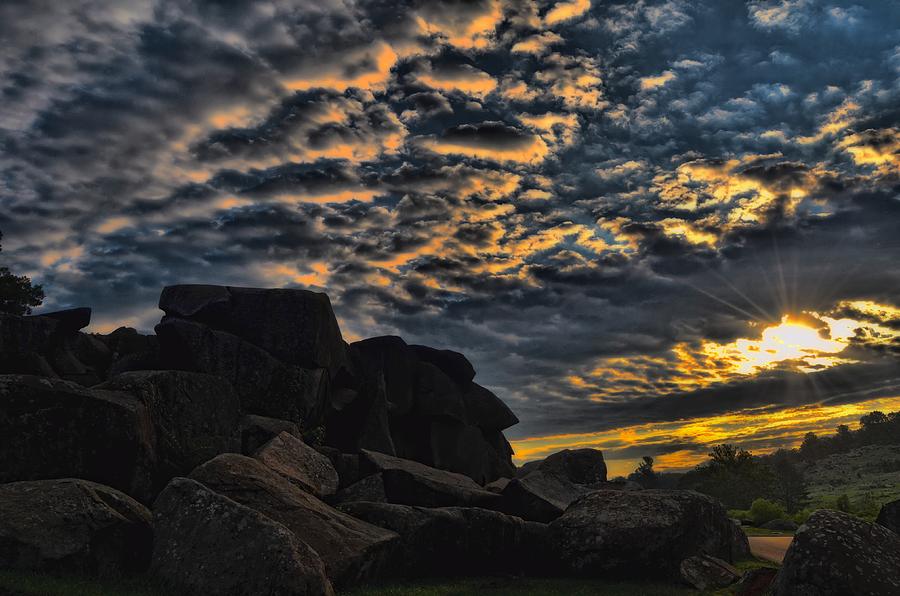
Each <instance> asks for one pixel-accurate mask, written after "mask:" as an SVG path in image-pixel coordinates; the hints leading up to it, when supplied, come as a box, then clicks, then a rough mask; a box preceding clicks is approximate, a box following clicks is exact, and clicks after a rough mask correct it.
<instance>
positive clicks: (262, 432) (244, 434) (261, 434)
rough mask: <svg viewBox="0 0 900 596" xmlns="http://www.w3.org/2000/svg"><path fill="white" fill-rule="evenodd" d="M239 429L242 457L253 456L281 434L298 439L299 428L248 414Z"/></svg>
mask: <svg viewBox="0 0 900 596" xmlns="http://www.w3.org/2000/svg"><path fill="white" fill-rule="evenodd" d="M239 428H240V435H241V453H243V454H244V455H253V454H254V453H256V450H257V449H259V448H260V447H262V446H263V445H265V444H266V443H268V442H269V441H271V440H272V439H274V438H275V437H277V436H278V435H279V434H281V433H283V432H285V433H288V434H289V435H293V436H295V437H297V438H300V427H299V426H297V423H296V422H291V421H290V420H280V419H278V418H267V417H266V416H255V415H253V414H248V415H246V416H244V417H243V418H241V422H240V425H239Z"/></svg>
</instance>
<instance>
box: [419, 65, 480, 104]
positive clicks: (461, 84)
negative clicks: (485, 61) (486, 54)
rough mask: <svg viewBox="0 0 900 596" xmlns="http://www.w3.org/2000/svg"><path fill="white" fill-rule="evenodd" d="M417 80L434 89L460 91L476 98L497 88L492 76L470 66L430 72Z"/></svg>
mask: <svg viewBox="0 0 900 596" xmlns="http://www.w3.org/2000/svg"><path fill="white" fill-rule="evenodd" d="M417 80H418V81H419V82H420V83H422V84H424V85H428V86H429V87H431V88H433V89H440V90H441V91H448V92H452V91H458V92H461V93H465V94H467V95H474V96H476V97H484V96H485V95H487V94H489V93H491V92H492V91H493V90H494V89H495V88H496V87H497V81H495V80H494V78H493V77H491V75H489V74H488V73H486V72H484V71H481V70H478V69H476V68H473V67H472V66H469V65H468V64H464V65H461V66H458V67H455V68H452V69H450V68H444V69H438V70H436V71H429V72H426V73H423V74H421V75H419V76H418V77H417Z"/></svg>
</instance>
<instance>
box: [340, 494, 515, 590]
mask: <svg viewBox="0 0 900 596" xmlns="http://www.w3.org/2000/svg"><path fill="white" fill-rule="evenodd" d="M339 508H340V509H341V510H342V511H344V512H346V513H348V514H350V515H352V516H353V517H356V518H359V519H362V520H365V521H367V522H369V523H371V524H374V525H376V526H380V527H382V528H387V529H389V530H392V531H394V532H396V533H397V534H399V535H400V537H401V538H400V548H399V549H398V550H397V552H396V553H395V557H394V559H393V565H392V567H391V572H392V574H394V575H398V576H401V577H409V576H429V575H431V576H447V575H450V574H452V575H453V576H459V575H489V574H497V573H511V572H516V571H519V570H521V569H522V563H523V561H524V560H525V559H526V557H525V556H524V554H523V548H524V545H525V536H526V530H525V522H524V521H522V520H521V519H519V518H517V517H512V516H510V515H504V514H502V513H499V512H497V511H488V510H486V509H479V508H475V507H472V508H467V507H445V508H437V509H431V508H425V507H411V506H408V505H394V504H389V503H369V502H356V503H345V504H343V505H340V506H339Z"/></svg>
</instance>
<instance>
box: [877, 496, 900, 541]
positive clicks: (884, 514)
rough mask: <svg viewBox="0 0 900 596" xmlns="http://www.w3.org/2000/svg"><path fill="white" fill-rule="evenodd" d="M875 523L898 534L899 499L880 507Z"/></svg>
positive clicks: (899, 529)
mask: <svg viewBox="0 0 900 596" xmlns="http://www.w3.org/2000/svg"><path fill="white" fill-rule="evenodd" d="M875 523H876V524H881V525H882V526H884V527H885V528H887V529H888V530H893V531H894V533H896V534H900V499H897V500H896V501H891V502H890V503H885V504H884V505H882V506H881V511H879V512H878V519H876V520H875Z"/></svg>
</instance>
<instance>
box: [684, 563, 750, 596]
mask: <svg viewBox="0 0 900 596" xmlns="http://www.w3.org/2000/svg"><path fill="white" fill-rule="evenodd" d="M680 569H681V579H683V580H684V581H685V582H687V583H688V584H690V585H692V586H694V587H695V588H697V589H698V590H700V591H701V592H705V591H707V590H719V589H721V588H726V587H728V586H730V585H731V584H733V583H735V582H737V581H738V580H739V579H741V572H740V571H738V570H737V569H735V568H734V567H732V566H731V565H729V564H728V563H726V562H725V561H723V560H722V559H717V558H715V557H710V556H709V555H694V556H693V557H688V558H687V559H685V560H684V561H682V562H681V567H680Z"/></svg>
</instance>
